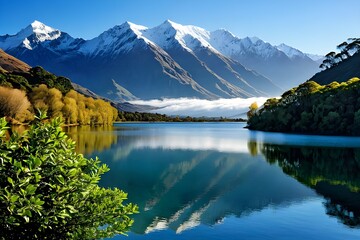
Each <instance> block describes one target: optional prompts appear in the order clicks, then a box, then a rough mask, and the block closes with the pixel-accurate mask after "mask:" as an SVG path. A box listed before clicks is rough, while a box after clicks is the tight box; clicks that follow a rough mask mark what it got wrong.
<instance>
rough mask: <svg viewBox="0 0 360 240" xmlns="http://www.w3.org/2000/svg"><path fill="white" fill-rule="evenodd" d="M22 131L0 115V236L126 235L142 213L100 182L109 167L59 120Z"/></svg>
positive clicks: (123, 195) (40, 119)
mask: <svg viewBox="0 0 360 240" xmlns="http://www.w3.org/2000/svg"><path fill="white" fill-rule="evenodd" d="M44 119H45V116H44V114H42V115H41V116H40V117H37V118H36V120H35V122H34V124H33V125H32V126H31V127H30V129H29V130H28V131H26V132H24V133H23V134H21V135H20V134H18V133H16V132H14V133H12V132H11V131H10V134H8V133H7V132H8V128H7V126H6V125H7V122H6V121H5V119H4V118H3V119H0V173H1V174H0V233H1V234H0V238H3V239H36V238H37V239H94V238H104V237H111V236H113V235H115V234H124V233H125V232H126V231H128V230H129V228H130V226H131V225H132V223H133V220H132V219H131V218H130V215H131V214H133V213H136V212H137V206H136V205H134V204H131V203H129V204H123V201H124V200H125V199H127V194H126V193H124V192H123V191H121V190H119V189H105V188H101V187H99V186H98V182H99V180H100V176H101V175H102V174H103V173H105V172H107V171H108V170H109V169H108V167H107V166H106V165H105V164H100V161H99V160H98V159H97V158H96V159H95V160H94V159H87V158H84V157H83V155H82V154H78V153H76V152H75V150H74V147H75V143H74V142H73V141H72V140H71V139H69V138H68V137H67V136H66V135H65V133H64V132H63V131H62V129H61V127H60V126H61V120H60V119H59V118H57V119H54V120H52V121H51V122H50V123H44Z"/></svg>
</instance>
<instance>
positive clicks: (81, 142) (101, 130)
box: [64, 126, 118, 154]
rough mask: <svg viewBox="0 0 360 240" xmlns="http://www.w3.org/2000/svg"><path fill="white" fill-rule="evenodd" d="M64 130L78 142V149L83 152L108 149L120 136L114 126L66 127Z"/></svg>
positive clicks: (88, 152) (89, 152)
mask: <svg viewBox="0 0 360 240" xmlns="http://www.w3.org/2000/svg"><path fill="white" fill-rule="evenodd" d="M64 131H65V132H66V133H67V134H68V136H69V137H71V138H72V139H73V140H74V141H75V142H76V151H77V152H79V153H83V154H91V153H93V152H95V151H97V152H101V151H103V150H105V149H108V148H110V146H111V145H112V144H116V142H117V138H118V136H117V135H116V134H115V132H114V128H113V126H75V127H64Z"/></svg>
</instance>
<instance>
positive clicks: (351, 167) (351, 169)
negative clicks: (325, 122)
mask: <svg viewBox="0 0 360 240" xmlns="http://www.w3.org/2000/svg"><path fill="white" fill-rule="evenodd" d="M249 145H251V146H252V147H253V148H257V147H254V146H256V145H257V143H256V142H250V143H249ZM260 149H261V153H262V154H263V155H264V156H265V158H266V160H267V161H268V162H269V163H270V164H274V163H276V164H277V165H279V166H280V167H281V168H282V170H283V171H284V173H286V174H288V175H290V176H292V177H294V178H295V179H297V180H298V181H300V182H301V183H303V184H305V185H307V186H310V187H311V188H313V189H315V190H316V192H317V193H319V194H321V195H322V196H324V197H325V198H326V199H327V200H326V202H325V204H324V206H325V207H326V211H327V213H328V214H329V215H333V216H336V217H337V218H339V220H340V221H341V222H343V223H344V224H346V225H349V226H359V225H360V174H359V172H360V148H329V147H299V146H295V147H294V146H287V145H275V144H263V145H262V146H261V147H260Z"/></svg>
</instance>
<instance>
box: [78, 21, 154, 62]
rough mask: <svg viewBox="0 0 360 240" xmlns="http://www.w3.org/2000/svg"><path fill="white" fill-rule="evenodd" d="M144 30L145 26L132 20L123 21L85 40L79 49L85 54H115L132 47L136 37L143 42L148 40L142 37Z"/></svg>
mask: <svg viewBox="0 0 360 240" xmlns="http://www.w3.org/2000/svg"><path fill="white" fill-rule="evenodd" d="M146 30H147V27H144V26H141V25H137V24H134V23H132V22H125V23H123V24H121V25H117V26H115V27H113V28H110V29H109V30H107V31H105V32H103V33H102V34H100V35H99V36H98V37H96V38H93V39H91V40H89V41H87V42H86V43H85V44H84V45H83V46H82V47H81V49H80V51H81V52H83V53H85V54H94V55H96V54H99V53H101V54H104V53H111V54H117V53H119V52H126V51H129V50H131V49H132V48H134V46H135V44H136V43H135V42H134V41H135V40H136V39H142V40H144V41H145V43H148V42H149V41H148V40H147V39H145V38H144V37H142V32H143V31H146Z"/></svg>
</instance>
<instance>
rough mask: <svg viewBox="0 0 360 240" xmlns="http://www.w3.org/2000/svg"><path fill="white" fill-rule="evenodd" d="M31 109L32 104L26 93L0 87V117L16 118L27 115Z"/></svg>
mask: <svg viewBox="0 0 360 240" xmlns="http://www.w3.org/2000/svg"><path fill="white" fill-rule="evenodd" d="M29 107H30V102H29V100H28V99H27V97H26V93H25V92H24V91H21V90H19V89H11V88H5V87H0V117H3V116H6V117H11V118H15V117H16V115H21V114H26V113H25V112H26V111H27V109H28V108H29Z"/></svg>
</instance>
